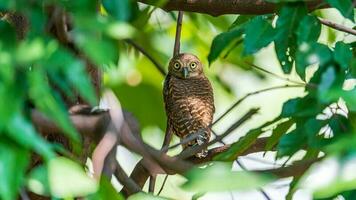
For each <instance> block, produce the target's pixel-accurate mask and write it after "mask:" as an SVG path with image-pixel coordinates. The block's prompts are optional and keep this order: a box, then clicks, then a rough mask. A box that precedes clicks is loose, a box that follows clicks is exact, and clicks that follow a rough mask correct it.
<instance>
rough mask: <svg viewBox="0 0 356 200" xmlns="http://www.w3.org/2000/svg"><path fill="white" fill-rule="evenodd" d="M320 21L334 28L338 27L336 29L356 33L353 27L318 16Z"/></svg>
mask: <svg viewBox="0 0 356 200" xmlns="http://www.w3.org/2000/svg"><path fill="white" fill-rule="evenodd" d="M318 19H319V21H320V23H322V24H324V25H325V26H328V27H330V28H333V29H336V30H339V31H342V32H345V33H350V34H352V35H356V30H354V29H352V28H348V27H346V26H343V25H341V24H337V23H334V22H332V21H329V20H326V19H323V18H320V17H319V18H318Z"/></svg>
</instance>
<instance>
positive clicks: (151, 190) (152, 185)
mask: <svg viewBox="0 0 356 200" xmlns="http://www.w3.org/2000/svg"><path fill="white" fill-rule="evenodd" d="M156 176H157V175H151V176H150V183H149V185H148V192H149V193H152V194H153V193H154V191H155V186H156Z"/></svg>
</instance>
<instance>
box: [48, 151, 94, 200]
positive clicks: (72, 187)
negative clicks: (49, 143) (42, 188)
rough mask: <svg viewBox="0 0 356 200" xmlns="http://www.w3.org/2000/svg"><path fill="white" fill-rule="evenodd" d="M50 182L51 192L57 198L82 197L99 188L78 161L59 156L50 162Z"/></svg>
mask: <svg viewBox="0 0 356 200" xmlns="http://www.w3.org/2000/svg"><path fill="white" fill-rule="evenodd" d="M48 182H49V188H50V191H51V194H52V195H53V196H54V197H57V198H68V197H80V196H86V195H88V194H92V193H94V192H96V191H97V190H98V184H97V183H96V181H95V180H94V179H92V178H90V177H89V176H88V175H87V174H86V173H85V171H84V169H83V168H82V167H81V166H80V165H79V164H77V163H75V162H73V161H71V160H69V159H67V158H65V157H57V158H55V159H52V160H51V161H50V162H49V164H48Z"/></svg>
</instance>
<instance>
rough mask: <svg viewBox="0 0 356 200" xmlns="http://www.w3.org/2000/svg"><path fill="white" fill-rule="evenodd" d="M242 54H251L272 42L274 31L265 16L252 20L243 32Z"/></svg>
mask: <svg viewBox="0 0 356 200" xmlns="http://www.w3.org/2000/svg"><path fill="white" fill-rule="evenodd" d="M245 34H246V35H245V39H244V44H245V49H244V54H253V53H256V52H257V51H259V50H260V49H261V48H263V47H265V46H267V45H268V44H269V43H271V42H272V41H273V40H274V37H275V31H274V29H273V27H272V25H271V24H270V23H269V22H268V21H267V20H266V19H265V16H258V17H255V18H254V19H252V20H251V21H250V22H249V23H248V24H247V25H246V30H245Z"/></svg>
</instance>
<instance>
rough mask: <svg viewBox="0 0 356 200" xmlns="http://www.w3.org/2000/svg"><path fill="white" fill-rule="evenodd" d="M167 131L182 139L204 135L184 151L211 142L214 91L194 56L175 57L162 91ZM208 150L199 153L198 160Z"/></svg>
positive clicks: (181, 55)
mask: <svg viewBox="0 0 356 200" xmlns="http://www.w3.org/2000/svg"><path fill="white" fill-rule="evenodd" d="M163 96H164V102H165V108H166V114H167V120H168V122H167V126H168V127H167V129H170V130H171V131H173V132H174V133H175V134H176V135H177V136H178V137H180V138H181V139H183V138H185V137H187V136H189V135H191V134H194V133H197V132H198V131H199V132H201V133H200V135H199V137H198V138H197V139H195V140H193V141H192V142H190V143H188V144H187V145H183V148H186V147H187V146H192V145H201V144H203V143H206V142H208V141H209V139H210V135H211V130H210V128H209V125H210V124H211V123H212V120H213V114H214V111H215V108H214V97H213V90H212V87H211V84H210V82H209V80H208V79H207V78H206V77H205V75H204V73H203V66H202V64H201V62H200V61H199V59H198V58H197V57H196V56H194V55H192V54H179V55H178V56H175V57H174V58H172V60H171V61H170V64H169V73H168V75H167V77H166V79H165V83H164V90H163ZM205 155H206V151H203V152H201V153H198V154H197V156H198V157H203V156H205Z"/></svg>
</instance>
